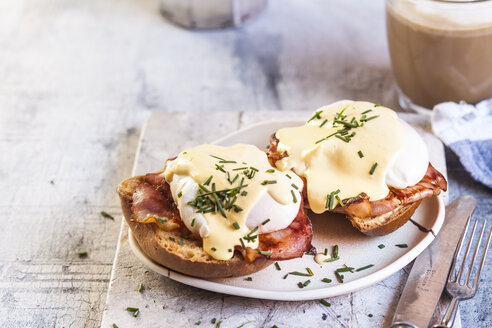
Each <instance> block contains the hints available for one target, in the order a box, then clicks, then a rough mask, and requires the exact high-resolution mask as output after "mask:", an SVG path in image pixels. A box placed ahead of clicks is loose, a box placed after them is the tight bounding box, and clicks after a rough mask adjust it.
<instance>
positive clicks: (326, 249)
mask: <svg viewBox="0 0 492 328" xmlns="http://www.w3.org/2000/svg"><path fill="white" fill-rule="evenodd" d="M324 254H325V256H326V255H328V248H325V252H324Z"/></svg>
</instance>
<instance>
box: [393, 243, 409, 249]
mask: <svg viewBox="0 0 492 328" xmlns="http://www.w3.org/2000/svg"><path fill="white" fill-rule="evenodd" d="M395 246H396V247H400V248H407V247H408V245H407V244H396V245H395Z"/></svg>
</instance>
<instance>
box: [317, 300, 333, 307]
mask: <svg viewBox="0 0 492 328" xmlns="http://www.w3.org/2000/svg"><path fill="white" fill-rule="evenodd" d="M319 302H320V303H321V304H323V305H324V306H326V307H330V306H331V303H330V302H328V301H326V300H319Z"/></svg>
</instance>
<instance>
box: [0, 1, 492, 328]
mask: <svg viewBox="0 0 492 328" xmlns="http://www.w3.org/2000/svg"><path fill="white" fill-rule="evenodd" d="M383 5H384V4H383V1H382V0H377V1H362V0H359V1H356V0H332V1H324V0H317V1H315V0H312V1H301V0H297V1H295V0H272V1H271V2H270V5H269V7H268V9H267V10H266V11H265V12H264V13H263V14H262V15H261V16H259V17H258V18H257V19H255V20H253V21H251V22H250V23H248V24H246V25H245V26H244V27H242V28H240V29H237V30H225V31H207V32H194V33H190V32H188V31H185V30H182V29H180V28H177V27H175V26H174V25H172V24H169V23H168V22H167V21H165V20H164V19H163V18H162V17H161V16H160V15H159V13H158V3H157V0H120V1H110V0H85V1H74V0H42V1H40V0H4V1H1V2H0V154H1V156H0V224H1V229H0V304H1V306H0V326H2V327H62V326H65V327H84V326H85V327H98V326H99V324H100V320H101V316H102V311H103V308H104V303H105V299H106V290H107V285H108V281H109V275H110V271H111V266H112V260H113V256H114V252H115V247H116V243H117V238H118V231H119V227H120V217H119V214H120V209H119V203H118V199H117V196H116V194H115V192H114V189H115V186H116V185H117V184H118V182H119V181H120V180H121V179H122V178H124V177H126V176H128V175H129V174H130V171H131V167H132V165H133V158H134V155H135V151H136V145H137V141H138V135H139V132H140V129H141V126H142V123H143V122H144V121H145V119H146V118H147V117H148V115H149V113H150V111H151V110H164V111H213V110H231V111H250V110H272V109H274V110H275V109H276V110H306V111H311V110H313V109H315V108H317V107H319V106H321V105H324V104H327V103H330V102H332V101H334V100H338V99H342V98H349V99H361V100H362V99H364V100H369V101H373V102H377V103H383V104H385V105H387V106H390V107H395V108H397V101H396V93H395V87H394V80H393V78H392V75H391V71H390V66H389V60H388V53H387V45H386V39H385V31H384V6H383ZM204 123H206V122H204ZM447 159H448V173H449V177H450V189H451V195H450V196H451V199H454V198H455V197H457V196H458V195H460V194H464V193H470V194H473V195H474V196H475V197H477V198H478V201H479V207H478V209H477V216H478V217H479V218H480V219H481V220H483V219H485V218H486V217H487V216H488V217H489V218H490V216H491V212H492V197H491V196H492V192H491V191H490V190H489V189H486V188H485V187H483V186H481V185H479V184H477V183H476V182H474V181H473V180H472V179H471V177H470V176H469V175H468V174H467V173H466V172H464V170H463V168H462V167H461V165H460V164H459V162H458V160H457V159H456V157H455V156H454V155H453V154H452V153H450V152H449V151H448V152H447ZM101 210H105V211H107V212H109V213H111V214H113V215H114V216H115V218H116V220H115V221H112V220H109V219H105V218H103V217H101V215H100V211H101ZM82 251H87V252H88V253H89V256H88V258H85V259H80V258H78V256H77V252H82ZM491 266H492V264H491V262H490V261H489V264H488V265H487V267H486V268H485V270H484V277H483V279H482V286H481V290H480V292H479V294H478V295H477V297H475V298H474V299H473V300H470V301H467V302H464V303H463V307H462V309H463V311H462V314H463V315H462V316H463V322H464V326H465V327H488V326H492V315H491V313H490V308H492V306H491V305H492V304H491V299H490V297H489V295H490V294H491V292H492V283H491V282H490V277H491V274H490V272H491V270H490V269H491Z"/></svg>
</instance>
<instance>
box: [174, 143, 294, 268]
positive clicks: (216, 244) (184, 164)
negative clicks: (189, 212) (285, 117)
mask: <svg viewBox="0 0 492 328" xmlns="http://www.w3.org/2000/svg"><path fill="white" fill-rule="evenodd" d="M213 156H215V157H213ZM230 161H234V163H232V162H230ZM254 169H257V170H258V171H255V173H254V175H251V171H252V170H254ZM272 170H273V172H272ZM223 171H225V172H223ZM227 172H229V175H227ZM245 172H246V173H247V174H248V175H249V177H248V176H247V175H246V174H245ZM175 174H178V175H181V176H188V177H191V178H192V179H193V180H194V181H195V182H196V183H197V184H201V185H204V184H205V183H206V182H207V180H208V179H209V177H210V176H213V178H212V180H211V181H210V183H209V184H208V185H206V186H205V187H206V188H207V189H209V190H212V188H213V186H214V187H215V190H217V191H219V190H224V189H231V188H235V187H238V186H240V184H241V181H243V182H242V184H243V185H247V186H246V187H244V188H241V192H246V193H247V194H244V193H243V194H241V193H240V194H238V195H237V200H236V202H235V205H237V206H239V208H241V209H242V210H240V211H236V210H234V209H231V210H228V211H227V210H225V209H224V211H225V213H226V217H224V216H223V215H222V214H221V212H220V211H217V212H211V213H205V214H203V215H204V217H205V220H206V221H207V224H208V227H209V229H210V233H209V235H208V236H207V237H204V238H203V248H204V250H205V251H206V252H207V253H208V254H209V255H210V256H212V257H213V258H215V259H218V260H228V259H230V258H232V256H233V251H234V247H235V246H236V245H241V243H240V239H241V238H242V239H243V242H244V244H245V246H247V247H251V248H253V249H255V248H257V247H258V238H254V240H250V241H248V240H246V239H244V237H245V236H247V235H248V234H250V233H251V230H250V229H249V228H248V227H247V225H246V219H247V217H248V213H249V210H250V209H251V208H252V206H253V205H254V204H255V203H256V202H257V201H258V199H260V198H261V197H262V196H263V195H264V194H265V193H269V194H270V196H271V197H272V198H273V199H274V200H276V201H277V202H278V203H280V204H290V203H292V202H294V199H293V197H292V193H291V190H292V189H293V187H292V186H291V184H296V186H297V187H298V188H299V190H302V188H303V183H302V180H301V179H300V178H299V177H297V176H296V175H295V174H293V173H292V172H291V174H289V175H290V176H291V179H288V178H286V177H285V175H286V174H285V173H283V172H280V171H278V170H276V169H273V168H272V167H271V166H270V164H269V162H268V159H267V156H266V154H265V153H264V152H263V151H261V150H259V149H258V148H257V147H255V146H251V145H243V144H237V145H234V146H231V147H221V146H216V145H201V146H198V147H195V148H192V149H188V150H186V151H184V152H182V153H181V154H179V156H178V158H177V159H176V161H174V162H173V164H172V166H171V167H169V168H166V175H165V178H166V181H167V182H169V183H170V182H171V181H172V180H173V176H174V175H175ZM236 175H238V177H237V178H236ZM231 181H234V182H233V183H231ZM265 181H268V182H273V181H275V183H265ZM300 201H301V200H300V199H297V200H296V202H300ZM234 223H237V224H238V225H239V229H236V228H235V227H234ZM253 229H254V228H253ZM257 234H258V233H257V232H253V233H251V235H252V236H254V235H257ZM230 250H232V251H230Z"/></svg>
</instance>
